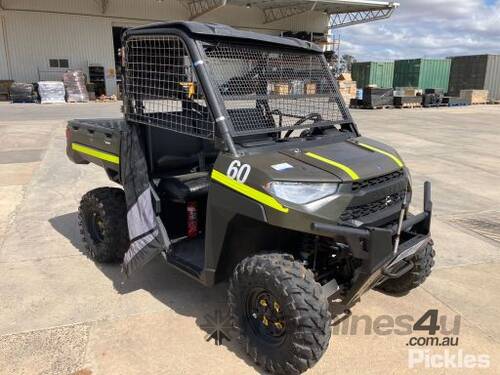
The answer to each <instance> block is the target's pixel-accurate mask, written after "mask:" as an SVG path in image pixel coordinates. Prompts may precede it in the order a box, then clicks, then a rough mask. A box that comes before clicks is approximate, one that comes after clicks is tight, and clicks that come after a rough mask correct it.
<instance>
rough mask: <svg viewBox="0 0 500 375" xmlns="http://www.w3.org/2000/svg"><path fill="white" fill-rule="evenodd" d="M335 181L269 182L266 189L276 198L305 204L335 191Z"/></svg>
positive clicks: (336, 186) (336, 185)
mask: <svg viewBox="0 0 500 375" xmlns="http://www.w3.org/2000/svg"><path fill="white" fill-rule="evenodd" d="M337 188H338V184H336V183H315V182H285V181H278V182H271V183H270V184H269V185H268V186H267V190H268V191H269V192H270V193H271V194H272V195H274V196H275V197H277V198H280V199H283V200H285V201H288V202H292V203H296V204H306V203H309V202H312V201H316V200H318V199H321V198H324V197H327V196H329V195H332V194H334V193H335V192H336V191H337Z"/></svg>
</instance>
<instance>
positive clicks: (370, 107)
mask: <svg viewBox="0 0 500 375" xmlns="http://www.w3.org/2000/svg"><path fill="white" fill-rule="evenodd" d="M362 108H363V109H391V108H394V106H393V105H379V106H368V105H365V106H363V107H362Z"/></svg>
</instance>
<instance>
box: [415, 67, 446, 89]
mask: <svg viewBox="0 0 500 375" xmlns="http://www.w3.org/2000/svg"><path fill="white" fill-rule="evenodd" d="M450 68H451V60H449V59H422V60H421V65H420V81H419V86H418V87H419V88H421V89H444V90H445V92H447V91H448V85H449V82H450Z"/></svg>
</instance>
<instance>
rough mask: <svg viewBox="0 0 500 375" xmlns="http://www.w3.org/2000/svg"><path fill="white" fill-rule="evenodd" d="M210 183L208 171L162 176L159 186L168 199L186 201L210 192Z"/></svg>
mask: <svg viewBox="0 0 500 375" xmlns="http://www.w3.org/2000/svg"><path fill="white" fill-rule="evenodd" d="M209 184H210V178H209V173H208V172H196V173H189V174H184V175H180V176H168V177H164V178H161V180H160V183H159V184H158V188H159V190H160V192H163V193H165V195H166V196H167V197H168V199H170V200H172V201H175V202H181V203H184V202H187V201H189V200H191V199H195V198H198V197H201V196H203V195H206V194H208V186H209Z"/></svg>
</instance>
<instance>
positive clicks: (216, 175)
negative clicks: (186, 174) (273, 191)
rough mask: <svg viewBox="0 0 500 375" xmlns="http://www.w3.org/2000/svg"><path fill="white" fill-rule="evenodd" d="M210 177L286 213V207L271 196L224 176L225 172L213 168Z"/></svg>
mask: <svg viewBox="0 0 500 375" xmlns="http://www.w3.org/2000/svg"><path fill="white" fill-rule="evenodd" d="M212 179H213V180H215V181H217V182H219V183H221V184H222V185H225V186H227V187H228V188H230V189H233V190H235V191H237V192H238V193H241V194H243V195H246V196H247V197H249V198H252V199H253V200H256V201H257V202H260V203H262V204H265V205H266V206H269V207H271V208H274V209H275V210H278V211H280V212H284V213H288V208H286V207H284V206H282V205H281V204H280V203H279V202H278V201H277V200H276V199H274V198H273V197H272V196H270V195H267V194H265V193H263V192H261V191H258V190H256V189H254V188H252V187H250V186H248V185H245V184H243V183H241V182H238V181H236V180H233V179H232V178H230V177H228V176H226V175H225V174H223V173H221V172H219V171H216V170H215V169H213V170H212Z"/></svg>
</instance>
